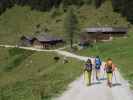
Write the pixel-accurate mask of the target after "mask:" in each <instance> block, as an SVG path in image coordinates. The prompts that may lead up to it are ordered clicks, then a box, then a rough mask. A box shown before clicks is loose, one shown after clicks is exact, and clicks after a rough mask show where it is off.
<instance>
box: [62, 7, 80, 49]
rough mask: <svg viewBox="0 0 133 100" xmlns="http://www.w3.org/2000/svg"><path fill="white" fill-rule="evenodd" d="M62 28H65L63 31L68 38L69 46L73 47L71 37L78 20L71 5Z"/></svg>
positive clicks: (75, 29)
mask: <svg viewBox="0 0 133 100" xmlns="http://www.w3.org/2000/svg"><path fill="white" fill-rule="evenodd" d="M64 28H65V33H66V34H67V36H68V38H69V41H70V46H71V48H73V39H74V36H75V34H76V33H77V30H78V20H77V16H76V15H75V13H74V9H73V7H72V6H71V7H70V8H69V9H68V11H67V14H66V18H65V22H64Z"/></svg>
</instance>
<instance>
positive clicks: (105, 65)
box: [104, 63, 107, 71]
mask: <svg viewBox="0 0 133 100" xmlns="http://www.w3.org/2000/svg"><path fill="white" fill-rule="evenodd" d="M106 67H107V64H106V63H105V64H104V71H106Z"/></svg>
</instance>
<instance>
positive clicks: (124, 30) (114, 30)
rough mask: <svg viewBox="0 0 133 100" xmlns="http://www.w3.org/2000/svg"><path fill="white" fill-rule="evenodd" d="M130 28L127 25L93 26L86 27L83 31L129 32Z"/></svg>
mask: <svg viewBox="0 0 133 100" xmlns="http://www.w3.org/2000/svg"><path fill="white" fill-rule="evenodd" d="M127 31H128V29H127V28H125V27H91V28H86V29H84V30H83V32H88V33H95V32H103V33H104V32H112V33H113V32H124V33H127Z"/></svg>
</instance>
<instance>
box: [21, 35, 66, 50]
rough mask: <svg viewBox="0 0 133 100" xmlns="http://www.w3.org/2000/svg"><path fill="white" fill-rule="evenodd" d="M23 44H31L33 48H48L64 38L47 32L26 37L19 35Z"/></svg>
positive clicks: (59, 42)
mask: <svg viewBox="0 0 133 100" xmlns="http://www.w3.org/2000/svg"><path fill="white" fill-rule="evenodd" d="M21 41H22V44H23V46H28V45H30V46H33V47H35V48H49V47H54V46H56V45H57V44H63V43H64V40H63V39H62V38H61V37H57V36H52V35H48V34H41V35H39V36H34V37H32V38H28V37H26V36H22V37H21Z"/></svg>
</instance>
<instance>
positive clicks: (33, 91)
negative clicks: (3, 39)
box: [0, 48, 83, 100]
mask: <svg viewBox="0 0 133 100" xmlns="http://www.w3.org/2000/svg"><path fill="white" fill-rule="evenodd" d="M0 52H3V53H0V100H50V98H51V97H54V96H57V95H59V94H61V92H62V91H64V90H65V89H67V87H68V84H69V83H70V82H72V81H73V80H74V79H76V77H78V76H80V74H81V68H82V66H83V63H82V62H80V61H78V60H74V59H69V62H68V63H66V64H63V57H62V56H59V55H56V54H54V53H45V52H32V51H25V50H19V49H16V48H14V49H7V48H0ZM16 55H17V56H16ZM55 56H59V57H60V60H59V61H58V62H55V60H54V57H55Z"/></svg>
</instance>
